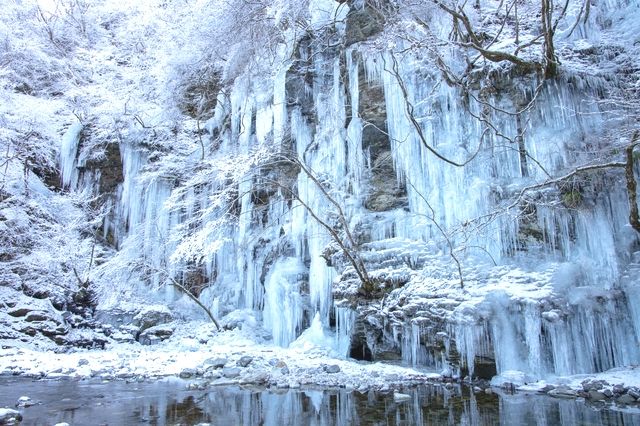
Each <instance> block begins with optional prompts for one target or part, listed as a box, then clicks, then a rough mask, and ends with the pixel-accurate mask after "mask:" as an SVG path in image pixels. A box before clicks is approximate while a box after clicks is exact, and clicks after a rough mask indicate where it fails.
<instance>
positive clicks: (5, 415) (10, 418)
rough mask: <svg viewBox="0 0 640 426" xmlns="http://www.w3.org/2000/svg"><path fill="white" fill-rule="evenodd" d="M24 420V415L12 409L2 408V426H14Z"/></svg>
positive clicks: (0, 415)
mask: <svg viewBox="0 0 640 426" xmlns="http://www.w3.org/2000/svg"><path fill="white" fill-rule="evenodd" d="M21 420H22V414H20V412H19V411H16V410H13V409H11V408H0V425H12V424H16V423H17V422H19V421H21Z"/></svg>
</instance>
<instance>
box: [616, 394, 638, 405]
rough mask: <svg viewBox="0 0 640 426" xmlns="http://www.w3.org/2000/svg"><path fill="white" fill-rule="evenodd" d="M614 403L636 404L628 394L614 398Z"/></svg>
mask: <svg viewBox="0 0 640 426" xmlns="http://www.w3.org/2000/svg"><path fill="white" fill-rule="evenodd" d="M616 402H617V403H619V404H633V403H635V402H636V399H635V398H634V397H632V396H631V395H629V394H626V393H625V394H624V395H620V396H619V397H618V398H616Z"/></svg>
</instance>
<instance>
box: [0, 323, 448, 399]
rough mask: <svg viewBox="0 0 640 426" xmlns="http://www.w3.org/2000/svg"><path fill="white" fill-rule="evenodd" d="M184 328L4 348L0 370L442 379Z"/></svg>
mask: <svg viewBox="0 0 640 426" xmlns="http://www.w3.org/2000/svg"><path fill="white" fill-rule="evenodd" d="M181 328H182V329H181V330H177V332H176V334H175V335H174V336H173V337H172V338H171V339H170V340H168V341H167V342H163V343H162V344H159V345H156V346H141V345H138V344H112V345H110V346H109V347H108V348H107V349H106V350H81V351H77V352H72V353H62V354H56V353H51V352H40V351H36V350H32V349H27V348H10V349H6V350H4V351H2V353H0V374H23V375H28V376H32V377H41V378H62V377H70V378H75V379H88V378H98V379H103V380H111V379H136V378H154V377H162V376H171V375H180V374H181V373H183V374H188V375H189V376H194V377H200V376H201V375H202V373H203V372H205V370H206V369H207V365H208V364H211V360H212V359H216V360H217V359H222V360H223V361H224V367H225V368H219V369H217V370H211V369H209V370H208V371H209V376H208V379H209V380H210V382H209V383H210V384H211V385H226V384H243V383H244V384H249V383H255V384H261V385H270V386H277V387H281V388H289V387H290V388H298V387H301V386H327V387H346V388H351V389H359V390H363V391H364V390H368V389H383V390H386V389H390V388H393V387H400V386H406V385H417V384H420V383H425V382H432V381H438V380H440V379H441V376H440V375H439V374H435V373H425V372H421V371H418V370H415V369H412V368H407V367H401V366H397V365H389V364H382V363H363V362H356V361H353V360H346V359H336V358H333V357H332V356H331V355H330V354H329V352H330V349H328V348H321V347H319V346H317V345H301V346H300V347H298V348H289V349H285V348H281V347H276V346H266V345H261V344H257V343H254V342H253V341H252V340H251V338H250V336H248V335H246V333H243V332H242V331H241V330H233V331H225V332H221V333H217V334H216V333H204V332H203V331H206V330H205V329H206V328H207V325H204V324H200V325H198V324H193V323H187V324H183V325H182V326H181ZM188 330H192V331H199V332H203V333H202V335H207V337H209V338H208V339H206V340H205V339H202V338H197V337H196V338H194V337H193V336H191V337H190V336H189V333H188ZM203 341H204V342H205V343H202V342H203ZM246 356H249V357H251V358H252V360H251V362H250V363H249V365H248V366H246V367H240V366H239V363H238V361H239V360H240V359H241V358H242V357H246ZM236 369H237V370H236ZM232 370H235V371H232ZM186 372H188V373H186ZM236 373H238V374H237V375H236ZM230 376H231V377H230ZM205 377H206V376H205Z"/></svg>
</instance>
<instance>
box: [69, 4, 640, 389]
mask: <svg viewBox="0 0 640 426" xmlns="http://www.w3.org/2000/svg"><path fill="white" fill-rule="evenodd" d="M349 3H350V7H351V8H350V7H348V6H347V4H345V3H343V2H334V1H330V0H316V1H312V2H310V6H309V13H308V16H309V20H310V21H309V28H308V31H307V32H306V33H296V32H295V31H294V30H293V29H288V30H283V34H282V38H283V40H282V41H281V43H280V44H279V45H278V47H277V49H272V50H275V52H276V53H275V54H276V60H275V61H273V63H274V64H277V65H276V66H274V68H273V69H272V70H271V71H272V72H271V74H270V75H268V76H265V74H256V73H255V70H254V69H252V68H251V67H248V69H246V70H244V71H243V72H242V73H240V74H239V75H238V76H237V77H236V78H235V80H234V81H233V82H232V84H229V87H228V88H225V90H224V91H223V92H222V93H221V94H220V95H219V96H218V102H217V105H216V110H215V112H214V115H213V117H212V118H211V119H210V120H209V121H208V122H207V123H206V125H205V128H206V133H205V137H204V138H203V139H204V141H203V146H202V157H203V158H201V159H199V158H197V157H198V156H199V153H197V152H196V153H195V154H193V155H192V158H190V160H189V161H190V163H189V164H191V165H193V164H196V165H197V166H194V167H193V169H192V170H191V172H190V175H187V176H186V177H184V178H182V179H177V178H175V177H172V176H164V175H161V174H155V175H154V174H153V173H151V172H149V170H153V166H154V161H157V160H155V159H151V158H149V156H148V152H147V151H146V150H145V149H143V148H142V147H141V146H139V144H136V142H135V141H128V142H126V143H123V144H122V145H121V157H122V161H123V169H124V183H123V184H122V185H121V187H120V189H119V193H118V197H119V200H118V206H117V213H116V222H119V224H118V225H115V226H116V227H119V228H118V229H119V231H118V234H119V237H118V238H117V241H118V244H120V246H121V248H122V250H126V249H127V248H128V249H129V250H133V251H132V252H134V253H137V255H138V256H139V257H140V258H142V259H143V260H144V264H145V266H146V268H147V269H148V270H150V271H151V272H152V274H151V276H152V277H153V279H154V280H156V281H157V280H161V279H162V277H163V276H165V275H166V274H168V275H170V276H172V277H175V278H176V279H178V280H186V279H187V273H186V272H185V271H186V270H187V269H188V268H190V267H192V266H193V265H197V266H198V268H200V269H199V273H200V274H201V275H202V276H203V277H204V278H203V282H204V283H205V285H204V286H203V288H201V289H198V295H199V297H200V300H202V301H203V302H204V303H205V304H206V305H207V306H209V307H210V308H211V309H212V310H213V311H214V313H215V314H216V315H219V316H224V315H226V314H229V313H230V312H232V311H234V310H248V311H250V312H252V315H255V316H256V317H258V318H259V319H261V320H262V325H263V326H264V328H265V329H266V330H267V331H268V332H269V333H270V334H271V336H272V338H273V341H274V343H276V344H278V345H282V346H288V345H290V344H291V343H292V342H294V341H295V340H296V339H297V338H298V337H299V336H300V335H301V334H302V332H303V331H304V330H305V328H307V327H309V326H310V325H311V323H312V321H313V322H314V327H315V328H323V329H324V331H325V332H327V335H333V334H331V333H329V332H328V329H329V328H331V327H332V325H333V324H335V331H336V332H335V338H334V340H335V343H334V348H335V349H336V350H337V351H338V352H340V353H341V354H343V355H346V354H348V353H349V351H350V350H351V349H353V347H354V345H356V344H357V345H361V346H362V348H365V347H366V349H367V350H370V351H371V352H373V353H374V357H375V354H376V353H382V352H387V353H390V352H393V351H396V352H397V353H398V354H399V355H398V357H399V358H401V359H403V360H404V361H405V362H407V363H411V364H414V365H424V366H430V367H434V368H450V367H455V368H458V369H460V370H466V371H468V372H469V374H470V375H474V374H477V371H476V370H477V368H476V365H477V364H478V363H479V360H488V362H489V364H495V369H496V372H497V373H498V374H500V373H503V372H505V371H508V370H521V371H525V372H526V373H527V374H530V375H533V376H543V375H545V374H568V373H576V372H591V371H597V370H603V369H607V368H610V367H613V366H618V365H624V364H631V363H637V362H640V352H639V350H638V345H637V342H638V335H639V334H638V332H639V331H640V314H639V313H638V309H637V306H638V303H640V300H639V299H638V297H639V293H638V290H637V287H638V285H639V283H638V281H637V278H635V277H634V276H633V275H632V273H631V272H629V273H628V274H627V276H626V278H625V275H624V274H625V272H624V271H625V270H626V269H629V268H632V267H633V265H635V264H636V263H638V259H637V258H632V255H631V253H632V251H633V247H634V244H635V245H636V247H637V236H636V235H635V234H634V233H633V231H632V230H631V229H630V227H629V226H628V224H627V216H628V210H629V209H628V199H627V195H626V192H625V187H624V186H623V185H621V184H619V182H618V181H617V179H619V178H620V176H617V175H615V174H614V173H609V174H606V173H605V175H606V176H604V177H603V175H602V174H600V175H597V174H593V175H588V176H589V179H583V180H582V181H575V182H574V186H570V185H564V186H563V185H555V186H554V185H549V186H540V187H539V188H537V189H535V190H532V191H529V192H526V197H522V199H521V200H520V201H523V202H522V203H515V202H514V200H517V199H518V196H519V194H524V192H522V191H523V188H526V187H528V186H532V187H534V186H536V185H538V184H540V183H541V182H544V181H546V180H548V179H551V178H553V177H557V176H561V175H563V174H565V173H567V172H568V171H570V170H572V168H575V167H576V166H579V165H582V164H586V163H592V164H593V163H594V162H597V161H598V158H597V155H598V153H602V155H603V156H604V155H605V154H607V155H609V154H611V155H614V154H612V153H610V152H609V151H610V149H609V148H610V145H611V143H610V141H609V138H610V133H609V132H610V130H611V126H612V123H614V121H613V120H612V119H611V118H610V117H609V116H607V114H606V113H605V111H604V110H603V108H602V107H601V105H600V104H599V103H598V100H599V99H601V98H602V94H603V93H607V92H609V91H610V90H611V89H615V88H616V82H615V81H611V79H608V78H605V77H604V76H602V75H596V76H592V75H589V73H587V72H584V70H580V69H575V67H574V68H573V69H571V68H568V70H567V72H566V73H565V74H563V75H561V76H559V77H558V78H557V79H554V80H549V81H542V80H540V77H537V76H535V75H533V74H531V75H518V74H517V73H516V72H511V71H512V70H510V69H503V68H500V67H493V68H491V67H487V68H483V69H482V70H480V71H478V75H475V76H473V78H475V79H477V86H474V87H473V88H472V92H471V94H469V93H466V92H465V91H464V90H462V89H461V88H460V87H459V86H456V85H451V84H447V83H446V81H444V79H443V77H442V72H441V71H442V70H441V69H439V68H438V66H437V61H435V60H434V58H433V57H432V56H429V55H427V54H425V52H424V51H421V50H412V46H411V45H409V44H407V45H404V44H403V43H405V42H406V41H402V40H400V39H396V38H394V36H393V33H390V34H391V35H389V34H382V35H381V37H382V40H383V42H386V44H385V43H376V42H371V43H370V42H368V41H364V42H362V43H355V44H353V45H351V46H349V47H344V40H345V31H346V32H347V33H348V32H349V28H348V27H349V25H350V21H349V16H351V15H349V14H350V13H360V12H362V10H363V9H362V8H363V7H364V6H363V5H364V4H365V3H367V2H349ZM367 4H368V3H367ZM601 6H602V7H601V8H600V9H598V10H597V11H594V13H593V15H592V17H591V20H590V21H589V23H588V25H589V31H587V30H586V29H585V28H583V27H585V26H586V25H587V24H581V25H580V27H579V31H577V32H576V33H575V34H573V35H572V36H571V37H568V38H566V39H565V41H563V43H564V44H562V46H564V48H566V49H568V50H571V49H572V47H571V46H573V44H576V45H577V44H579V43H578V41H579V42H580V43H582V44H585V43H594V44H595V43H597V42H598V40H599V39H600V38H601V37H603V33H600V32H599V31H598V29H597V28H599V26H600V25H601V22H600V20H601V18H602V17H603V16H608V14H612V13H613V12H615V7H612V6H611V5H606V4H603V5H601ZM620 7H622V6H620ZM624 7H626V8H627V9H628V10H629V13H630V14H633V13H635V14H637V13H638V12H637V8H636V9H634V7H633V4H631V3H629V4H626V3H625V5H624ZM596 12H597V13H596ZM616 13H617V12H616ZM616 16H617V15H616ZM629 19H632V18H629ZM626 22H627V21H624V22H623V24H625V25H626ZM351 25H357V23H353V22H352V23H351ZM563 25H565V26H567V25H569V23H563ZM560 30H562V31H566V30H567V28H564V27H562V26H561V27H560ZM384 37H386V38H384ZM578 38H579V40H578ZM572 43H573V44H572ZM381 44H382V45H384V46H385V47H384V48H380V45H381ZM558 44H559V45H561V43H558ZM450 50H451V49H450V48H449V47H448V48H447V49H443V52H441V53H442V55H443V57H442V58H444V59H442V58H441V60H444V61H449V63H450V64H451V65H452V67H453V65H455V66H456V67H457V68H453V69H459V68H460V64H461V62H460V61H461V58H459V57H458V56H456V54H455V53H452V52H451V51H450ZM571 51H572V52H575V51H576V50H571ZM398 52H402V54H398ZM256 60H259V58H257V59H256ZM376 90H377V91H378V92H376ZM376 93H379V95H380V96H376ZM525 107H526V108H525ZM371 109H376V111H377V112H375V113H371ZM518 111H520V112H518ZM516 112H518V113H516ZM372 114H373V115H376V117H373V118H372ZM381 117H382V118H381ZM376 120H378V122H376V123H374V121H376ZM380 126H382V127H384V128H379V127H380ZM373 127H375V128H376V129H377V131H378V137H379V138H380V140H378V141H377V142H375V143H374V142H372V140H371V139H370V135H371V129H372V128H373ZM80 130H81V128H77V127H73V128H72V129H70V130H69V132H68V134H67V135H66V136H65V139H64V142H63V150H62V152H63V157H62V172H63V180H64V182H65V185H69V184H70V183H71V182H72V181H73V180H74V179H77V177H74V176H75V175H74V173H75V172H74V170H75V166H74V161H75V155H74V149H77V145H78V140H79V132H80ZM380 135H383V136H382V137H380ZM434 152H435V153H438V155H435V153H434ZM442 157H445V158H447V159H448V160H450V161H444V160H443V158H442ZM467 160H469V161H467ZM452 162H454V163H464V165H463V166H460V167H458V166H456V165H453V164H451V163H452ZM300 165H303V166H304V167H300ZM389 170H390V171H391V173H388V171H389ZM390 188H391V189H390ZM394 191H395V192H394ZM374 196H375V197H377V198H376V200H377V201H376V203H375V206H373V205H374V203H372V201H371V200H372V199H373V198H374ZM389 200H391V201H389ZM525 201H526V202H525ZM333 202H337V203H338V204H339V205H340V206H341V210H342V213H341V212H339V211H336V209H335V208H333V206H332V203H333ZM341 214H343V215H344V217H340V215H341ZM342 219H344V221H341V220H342ZM327 225H329V227H330V228H332V229H333V230H334V231H335V235H331V233H330V232H328V229H327ZM345 226H346V227H348V228H349V229H344V227H345ZM347 233H351V234H353V235H354V236H355V239H356V240H357V241H356V242H355V243H356V247H352V246H350V245H349V244H347V243H348V242H347V241H346V239H347ZM336 235H337V236H338V238H344V239H345V240H344V241H342V243H345V242H347V243H345V245H346V247H347V249H348V250H351V253H350V254H351V255H352V256H354V257H356V258H357V259H358V260H361V261H362V262H363V265H365V266H366V268H367V272H368V275H369V276H370V277H371V282H372V283H369V284H372V285H373V286H374V287H375V289H374V291H373V292H372V293H370V294H364V293H365V292H363V286H362V284H363V283H362V282H360V280H358V279H356V278H355V277H356V272H357V271H355V270H354V269H355V265H354V264H352V263H349V262H348V261H347V260H346V259H345V253H344V250H343V249H342V248H339V247H338V246H339V244H337V243H340V241H336ZM134 248H135V250H134ZM636 257H637V256H636ZM629 265H631V266H629ZM629 270H630V271H632V269H629ZM161 271H162V272H163V273H160V272H161ZM460 272H462V276H460ZM154 284H156V285H159V284H162V282H155V283H154ZM460 284H464V285H465V289H464V290H463V289H461V288H459V287H460ZM167 297H168V299H169V300H171V299H173V298H174V297H176V295H175V294H174V293H173V292H168V293H167ZM334 298H340V299H344V300H342V301H341V303H340V305H339V306H340V307H337V308H334V304H333V299H334ZM314 318H318V319H319V322H320V323H319V324H320V325H321V327H319V325H318V320H313V319H314ZM334 320H335V321H334ZM356 323H358V325H357V324H356ZM356 325H357V326H356ZM314 330H315V329H314ZM356 331H357V333H356ZM356 334H358V335H359V336H360V337H358V339H355V338H354V336H355V335H356ZM356 340H358V341H357V342H356ZM356 352H357V351H356ZM362 352H364V350H363V351H362Z"/></svg>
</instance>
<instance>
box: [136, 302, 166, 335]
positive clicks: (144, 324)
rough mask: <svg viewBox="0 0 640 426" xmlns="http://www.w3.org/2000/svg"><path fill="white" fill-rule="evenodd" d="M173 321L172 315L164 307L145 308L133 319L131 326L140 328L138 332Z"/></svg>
mask: <svg viewBox="0 0 640 426" xmlns="http://www.w3.org/2000/svg"><path fill="white" fill-rule="evenodd" d="M173 320H174V316H173V313H172V312H171V311H170V310H169V308H167V307H166V306H164V305H152V306H147V307H146V308H144V309H143V310H141V311H140V312H139V313H138V314H137V315H136V316H135V317H134V318H133V324H134V325H136V326H138V327H139V328H140V332H143V331H145V330H146V329H148V328H151V327H155V326H157V325H160V324H166V323H168V322H171V321H173Z"/></svg>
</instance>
